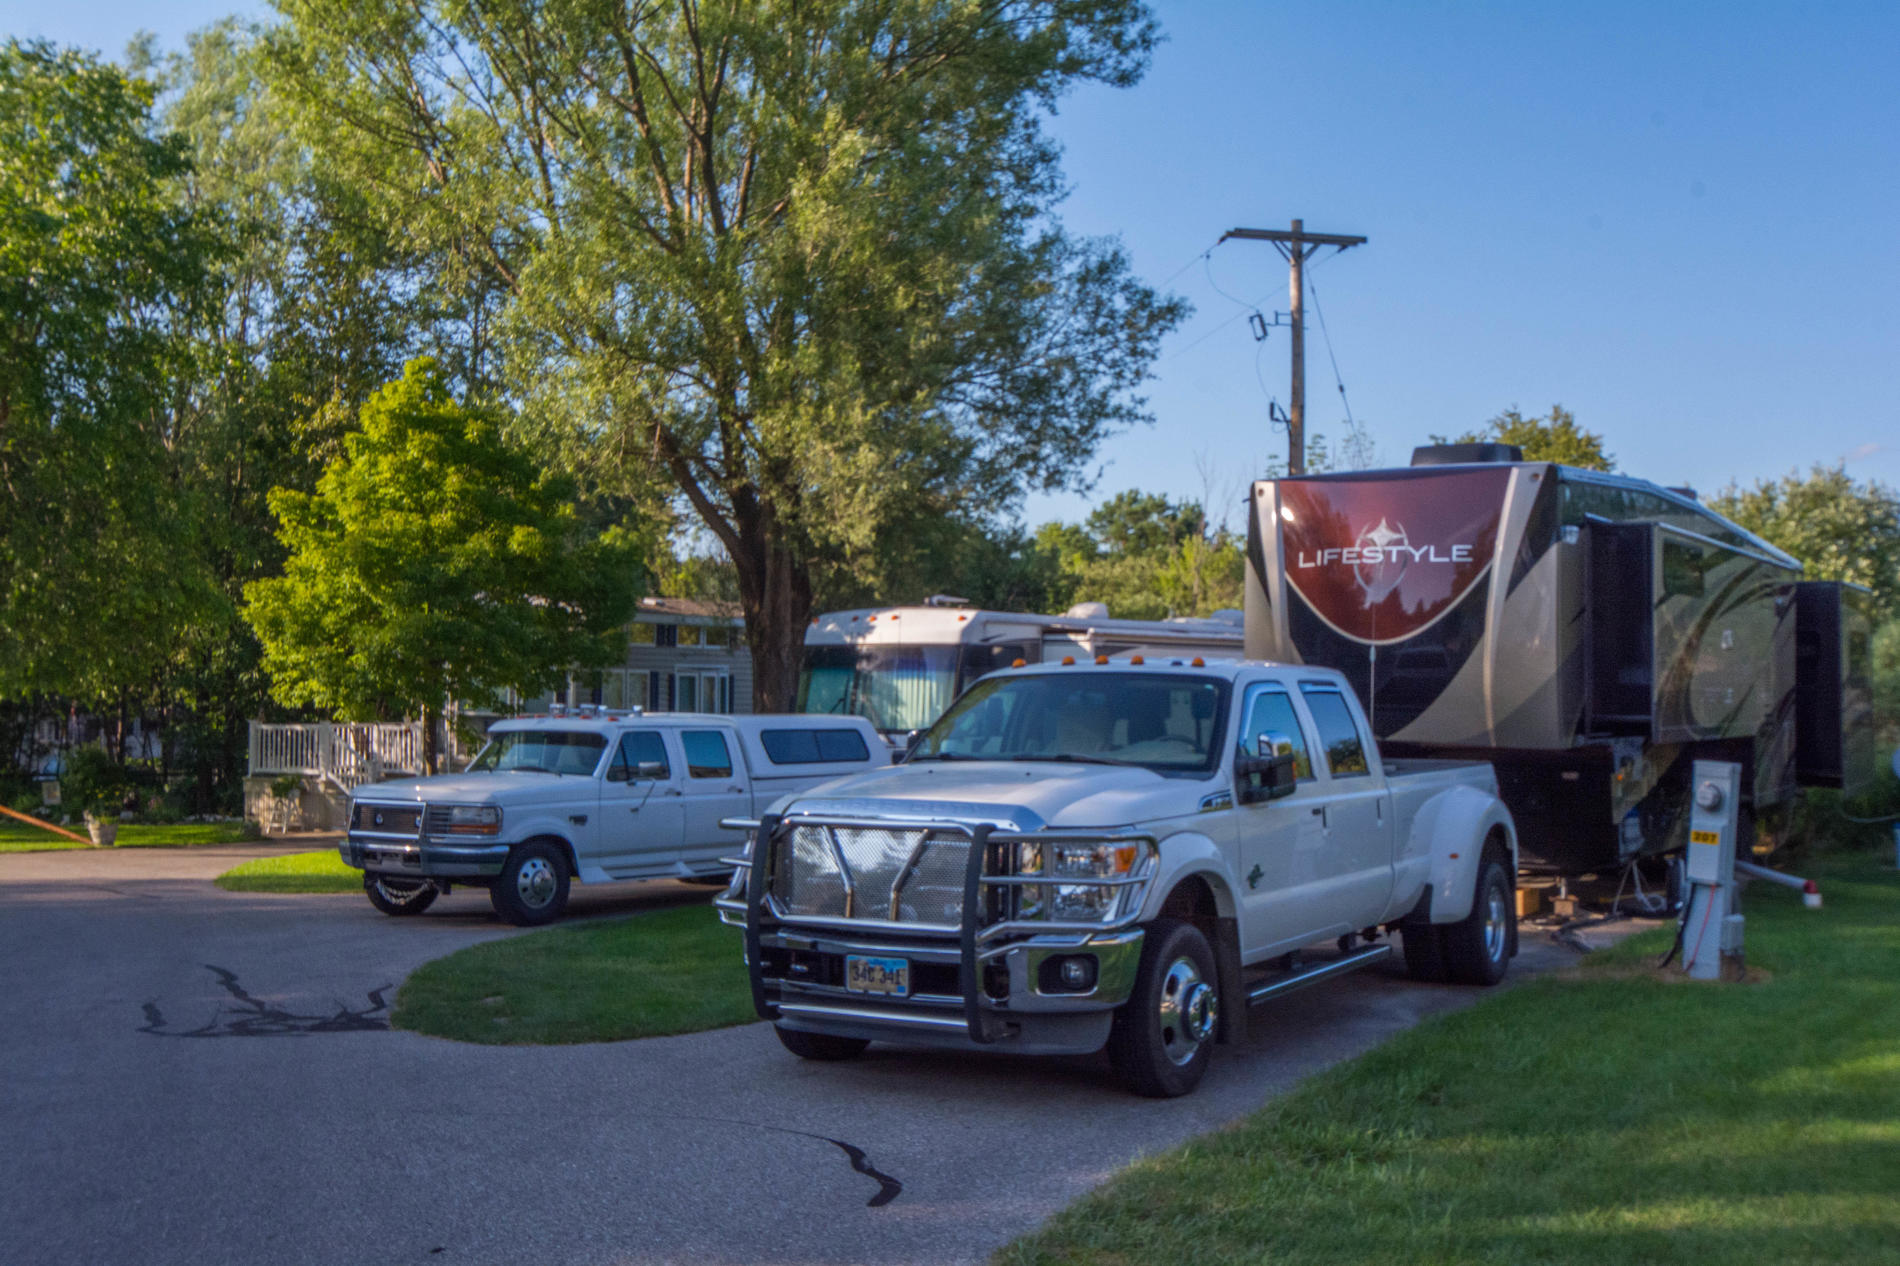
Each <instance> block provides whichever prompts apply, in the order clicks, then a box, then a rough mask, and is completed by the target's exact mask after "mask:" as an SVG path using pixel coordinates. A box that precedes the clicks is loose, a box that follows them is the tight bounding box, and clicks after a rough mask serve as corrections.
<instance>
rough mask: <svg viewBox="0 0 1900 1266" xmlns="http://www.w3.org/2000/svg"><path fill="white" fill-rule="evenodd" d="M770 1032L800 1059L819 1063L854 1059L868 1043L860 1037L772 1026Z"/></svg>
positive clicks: (862, 1052)
mask: <svg viewBox="0 0 1900 1266" xmlns="http://www.w3.org/2000/svg"><path fill="white" fill-rule="evenodd" d="M772 1032H774V1033H776V1034H778V1040H779V1045H781V1046H783V1047H784V1048H785V1049H786V1050H788V1051H790V1052H791V1053H792V1054H794V1055H796V1056H798V1057H799V1058H800V1059H815V1060H818V1061H820V1062H821V1063H827V1064H829V1063H835V1062H837V1061H838V1060H841V1059H856V1058H857V1057H858V1056H860V1055H862V1054H864V1048H865V1047H867V1046H869V1045H870V1043H869V1042H867V1041H865V1040H864V1039H863V1038H861V1037H839V1036H838V1035H837V1034H835V1033H801V1032H799V1031H798V1030H797V1029H782V1028H780V1027H779V1026H778V1025H776V1024H774V1025H773V1026H772Z"/></svg>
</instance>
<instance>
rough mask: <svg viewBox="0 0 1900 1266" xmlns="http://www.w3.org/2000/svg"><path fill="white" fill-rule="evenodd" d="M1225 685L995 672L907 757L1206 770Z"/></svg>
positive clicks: (1079, 673) (1215, 755) (1212, 757)
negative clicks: (994, 674)
mask: <svg viewBox="0 0 1900 1266" xmlns="http://www.w3.org/2000/svg"><path fill="white" fill-rule="evenodd" d="M1226 693H1227V685H1226V683H1225V682H1222V681H1218V680H1215V679H1211V678H1205V677H1187V676H1178V675H1168V676H1161V675H1157V674H1153V673H1112V672H1094V671H1089V670H1085V669H1077V670H1075V671H1074V672H1072V673H1035V674H1030V675H1025V676H1020V677H1019V676H1012V675H1008V674H1005V675H1003V676H1000V677H986V678H984V679H983V680H982V681H979V682H977V683H976V685H974V686H972V687H970V689H969V690H968V691H966V692H965V693H964V695H963V696H962V698H960V699H958V700H957V701H956V703H955V704H954V705H952V706H951V708H950V711H948V712H946V713H945V714H944V716H943V719H942V720H941V721H938V722H937V724H936V725H934V726H932V727H931V729H930V733H928V734H926V735H925V736H924V737H923V739H922V740H921V741H920V742H919V743H918V745H917V748H916V751H915V752H914V753H913V754H912V756H911V759H912V760H1051V761H1056V760H1070V761H1079V762H1085V763H1094V762H1098V761H1099V762H1102V763H1105V764H1118V765H1141V766H1143V767H1145V768H1148V769H1152V770H1155V771H1156V772H1158V773H1169V772H1175V773H1184V772H1203V773H1204V772H1206V771H1208V770H1211V769H1213V768H1214V766H1215V765H1216V763H1218V760H1219V755H1220V750H1221V748H1220V731H1221V719H1222V717H1223V716H1224V715H1225V712H1226V709H1225V708H1224V707H1223V706H1222V702H1223V700H1224V699H1225V697H1226Z"/></svg>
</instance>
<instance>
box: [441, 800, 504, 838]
mask: <svg viewBox="0 0 1900 1266" xmlns="http://www.w3.org/2000/svg"><path fill="white" fill-rule="evenodd" d="M437 812H438V813H439V814H440V815H441V816H439V817H437V818H436V822H437V823H438V824H440V829H441V830H442V832H443V833H444V834H447V835H494V834H497V833H498V832H500V830H501V809H500V808H498V807H497V806H495V805H492V804H449V805H443V806H441V807H440V808H439V809H438V810H437Z"/></svg>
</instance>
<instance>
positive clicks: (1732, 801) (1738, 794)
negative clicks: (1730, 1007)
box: [1682, 760, 1742, 980]
mask: <svg viewBox="0 0 1900 1266" xmlns="http://www.w3.org/2000/svg"><path fill="white" fill-rule="evenodd" d="M1694 786H1695V807H1694V809H1693V810H1692V811H1691V813H1690V815H1689V852H1688V856H1687V857H1686V858H1685V859H1684V864H1683V878H1684V879H1685V880H1686V881H1687V882H1688V884H1689V900H1688V902H1687V903H1686V904H1685V906H1684V907H1683V916H1682V917H1683V925H1682V927H1683V940H1682V966H1683V969H1684V970H1685V971H1687V972H1688V973H1689V975H1690V977H1691V978H1693V979H1695V980H1718V979H1724V978H1726V979H1740V978H1741V975H1742V915H1741V911H1740V909H1739V906H1740V902H1739V901H1738V900H1737V888H1736V885H1735V837H1736V833H1737V825H1738V822H1739V819H1740V809H1741V803H1742V767H1741V766H1740V765H1737V764H1735V763H1733V762H1731V761H1714V760H1699V761H1697V762H1696V763H1695V780H1694Z"/></svg>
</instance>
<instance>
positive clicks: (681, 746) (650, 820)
mask: <svg viewBox="0 0 1900 1266" xmlns="http://www.w3.org/2000/svg"><path fill="white" fill-rule="evenodd" d="M890 762H891V749H890V748H889V747H888V746H887V745H886V744H885V743H884V741H883V740H882V739H881V738H879V737H878V735H877V731H876V730H874V729H872V728H871V723H870V722H869V721H866V720H865V719H864V718H862V717H817V716H715V715H703V714H697V713H679V712H673V713H659V714H643V713H641V712H640V711H639V710H638V709H635V710H633V711H632V712H625V713H621V712H615V713H608V712H600V713H592V714H589V715H583V716H566V717H526V718H519V719H515V720H509V721H501V722H498V723H496V724H495V725H494V726H493V727H492V728H491V729H490V730H489V731H488V742H487V744H486V745H485V746H484V747H483V748H482V750H481V751H480V752H478V753H477V754H476V756H475V759H474V760H472V761H470V762H469V765H468V768H467V769H466V770H465V771H464V772H462V773H460V774H451V775H446V776H443V777H439V778H417V779H406V780H399V781H392V782H382V783H376V784H373V785H371V786H366V787H360V788H358V789H357V791H356V793H355V794H354V795H353V796H352V797H351V802H350V817H349V823H350V828H349V835H348V836H347V837H346V838H345V839H344V841H343V843H342V844H341V845H340V846H339V849H338V851H339V852H340V853H341V854H342V857H343V860H344V861H345V862H347V863H348V864H349V865H351V866H355V867H358V868H360V869H361V870H362V871H363V890H364V892H365V893H367V894H368V896H369V899H370V901H371V902H372V903H373V904H374V905H375V906H376V908H377V909H379V910H381V911H383V912H384V913H385V914H418V913H420V912H421V911H423V910H425V909H427V908H428V906H429V905H430V903H431V902H433V901H434V900H435V899H436V897H437V896H438V895H439V894H441V893H444V892H447V891H448V890H449V887H450V885H451V884H475V885H480V886H482V887H486V888H487V889H488V892H489V899H490V900H491V901H492V902H493V903H494V907H495V911H496V913H498V914H500V915H501V916H502V917H503V918H505V919H507V920H508V921H510V922H512V923H520V924H535V923H546V922H549V921H550V920H553V919H556V918H559V917H560V914H561V911H562V910H563V909H564V908H565V907H566V905H567V894H568V886H569V884H570V882H575V881H577V882H580V883H589V884H591V883H609V882H613V881H617V880H623V879H686V880H695V881H707V882H713V883H724V882H725V881H726V879H727V878H728V877H729V876H730V875H731V873H732V867H731V865H730V864H729V863H726V864H722V863H721V862H720V854H721V853H724V852H728V851H730V849H731V847H732V843H731V836H730V834H728V833H727V832H725V831H722V830H721V829H720V826H719V822H720V820H721V819H722V818H729V817H732V816H734V815H741V816H743V815H749V814H754V813H757V812H758V810H759V807H760V806H763V805H767V804H770V803H772V802H773V801H774V800H777V799H780V798H782V797H783V796H784V795H785V794H786V793H787V792H795V791H802V790H805V789H807V788H810V787H815V786H817V785H819V784H821V783H823V782H825V781H826V780H828V779H832V778H836V777H838V776H839V775H840V774H857V773H863V772H865V771H868V770H871V769H875V768H879V767H888V766H889V765H890Z"/></svg>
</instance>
